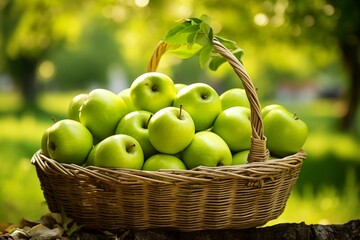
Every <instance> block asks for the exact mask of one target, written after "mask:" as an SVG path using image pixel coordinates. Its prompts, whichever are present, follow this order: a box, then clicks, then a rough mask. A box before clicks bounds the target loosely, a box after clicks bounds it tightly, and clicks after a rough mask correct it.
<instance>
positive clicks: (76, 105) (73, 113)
mask: <svg viewBox="0 0 360 240" xmlns="http://www.w3.org/2000/svg"><path fill="white" fill-rule="evenodd" d="M87 96H88V95H87V94H85V93H81V94H78V95H76V96H75V97H73V98H72V99H71V102H70V104H69V107H68V118H69V119H72V120H75V121H78V122H80V119H79V112H80V107H81V105H82V104H83V103H84V101H85V99H86V98H87Z"/></svg>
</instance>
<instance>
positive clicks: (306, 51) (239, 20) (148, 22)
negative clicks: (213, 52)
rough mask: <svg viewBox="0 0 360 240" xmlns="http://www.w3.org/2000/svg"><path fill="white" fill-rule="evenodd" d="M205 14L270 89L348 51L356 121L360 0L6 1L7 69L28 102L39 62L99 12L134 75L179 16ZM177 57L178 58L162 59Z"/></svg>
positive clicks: (348, 117) (350, 102)
mask: <svg viewBox="0 0 360 240" xmlns="http://www.w3.org/2000/svg"><path fill="white" fill-rule="evenodd" d="M204 13H205V14H207V15H209V16H210V17H211V18H212V20H213V21H212V26H213V28H214V31H215V32H216V33H217V34H219V35H221V36H224V37H226V38H229V39H232V40H235V41H236V42H238V43H239V45H240V47H243V48H244V49H246V51H245V58H244V62H245V64H246V67H247V69H248V71H249V72H251V73H254V75H257V78H258V79H259V78H266V79H265V81H258V82H257V83H256V84H257V87H259V89H260V90H262V91H263V92H266V91H268V89H271V88H274V85H275V84H274V83H276V79H279V78H281V75H282V77H283V78H295V77H297V78H298V79H308V78H310V77H311V76H313V75H314V74H319V75H320V73H319V72H321V71H324V69H326V68H329V66H333V65H334V62H335V61H336V60H334V59H336V56H335V55H336V54H337V53H338V52H341V53H342V56H343V63H344V65H345V66H346V67H347V69H348V73H349V74H348V75H349V79H350V81H349V84H348V85H347V96H348V97H347V98H346V99H347V100H346V105H347V111H346V113H345V115H344V120H343V126H344V128H347V129H351V128H352V127H353V126H354V124H355V115H356V110H357V109H358V108H359V107H358V103H359V96H360V94H359V93H358V90H359V84H360V79H359V69H360V67H359V24H360V21H359V16H360V14H359V4H358V3H357V1H355V0H344V1H341V2H339V1H334V0H315V1H313V0H305V1H295V0H267V1H261V0H256V1H250V2H247V3H246V4H243V3H242V2H239V1H236V0H229V1H220V0H207V1H195V0H188V1H183V0H173V1H150V0H102V1H91V0H87V1H80V2H79V1H70V0H69V1H65V0H63V1H61V0H53V1H46V0H34V1H24V0H22V1H21V0H18V1H11V0H3V1H2V2H0V14H1V15H0V27H1V30H0V44H1V46H0V47H1V51H0V68H1V67H2V68H3V69H7V71H8V72H9V73H10V74H11V75H12V77H13V78H14V79H15V82H16V84H17V86H19V88H20V89H21V91H22V93H23V95H24V97H25V99H26V101H32V100H33V99H34V97H35V94H36V85H35V71H36V67H37V66H38V64H39V62H40V61H41V60H42V59H43V58H44V56H46V55H47V56H49V55H48V53H49V51H52V50H53V49H55V48H57V47H58V46H60V45H62V44H63V43H64V42H76V41H77V40H78V39H79V36H80V35H81V31H82V29H83V26H84V24H85V23H86V22H89V21H91V19H94V16H95V17H96V18H104V19H106V20H108V21H109V23H110V25H111V27H110V28H109V29H108V31H110V32H111V34H112V35H114V36H115V39H116V40H117V41H118V43H120V47H119V49H120V50H118V51H122V52H121V55H123V58H124V59H126V61H124V65H126V66H125V68H126V69H125V70H126V71H128V72H129V73H128V74H129V78H130V80H131V79H133V78H134V77H136V76H138V75H139V74H140V73H142V72H144V71H145V69H146V64H147V61H148V57H144V56H150V54H151V52H152V50H153V49H154V46H155V45H156V42H157V41H158V40H160V38H161V37H162V36H164V34H165V33H166V31H167V30H168V29H169V28H170V27H171V26H172V25H173V24H174V21H175V20H177V19H181V18H187V17H191V16H196V17H198V16H200V15H201V14H204ZM89 19H90V20H89ZM99 34H102V33H99ZM95 35H96V33H95ZM107 37H110V36H109V35H107V36H106V38H107ZM89 41H90V39H89ZM80 44H82V43H80ZM114 46H115V45H114ZM94 51H102V49H101V48H98V49H94ZM337 51H338V52H337ZM118 53H119V52H118ZM247 54H249V56H254V57H247V56H248V55H247ZM173 63H174V62H171V60H170V61H169V62H163V64H161V66H163V67H165V68H166V67H167V66H169V65H171V64H173ZM186 64H187V63H185V64H184V66H186ZM102 66H103V65H102ZM321 68H322V69H321ZM175 72H181V70H178V69H177V70H176V71H175ZM261 73H262V75H261ZM274 73H275V74H274ZM271 74H273V75H274V76H273V77H272V76H271ZM228 77H229V75H228V74H227V73H225V74H223V78H228ZM255 78H256V77H255ZM275 78H276V79H275ZM255 80H257V79H255ZM287 80H288V79H287ZM331 81H337V80H336V79H332V80H331ZM344 85H345V84H344Z"/></svg>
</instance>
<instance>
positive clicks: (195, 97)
mask: <svg viewBox="0 0 360 240" xmlns="http://www.w3.org/2000/svg"><path fill="white" fill-rule="evenodd" d="M180 105H182V106H183V108H184V109H185V111H187V112H188V113H189V114H190V116H191V118H192V119H193V120H194V123H195V129H196V131H203V130H206V129H208V128H210V127H211V126H212V124H213V123H214V121H215V119H216V117H217V116H218V115H219V113H220V112H221V110H222V109H221V101H220V97H219V95H218V93H217V92H216V91H215V90H214V89H213V88H212V87H211V86H209V85H208V84H205V83H193V84H190V85H188V86H186V87H184V88H183V89H181V90H180V91H179V92H178V93H177V95H176V98H175V100H174V103H173V106H174V107H179V106H180Z"/></svg>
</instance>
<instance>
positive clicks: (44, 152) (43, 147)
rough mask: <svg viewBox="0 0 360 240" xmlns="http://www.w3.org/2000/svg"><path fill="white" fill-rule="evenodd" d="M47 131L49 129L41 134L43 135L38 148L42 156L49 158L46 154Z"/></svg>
mask: <svg viewBox="0 0 360 240" xmlns="http://www.w3.org/2000/svg"><path fill="white" fill-rule="evenodd" d="M49 129H50V128H47V129H46V130H45V131H44V133H43V135H42V137H41V148H40V149H41V153H42V154H43V155H45V156H46V157H50V155H49V152H48V150H47V143H48V136H49Z"/></svg>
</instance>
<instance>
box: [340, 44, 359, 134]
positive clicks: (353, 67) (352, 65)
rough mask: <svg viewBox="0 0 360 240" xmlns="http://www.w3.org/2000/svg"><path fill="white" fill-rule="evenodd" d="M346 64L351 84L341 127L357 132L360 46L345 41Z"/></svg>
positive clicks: (343, 52)
mask: <svg viewBox="0 0 360 240" xmlns="http://www.w3.org/2000/svg"><path fill="white" fill-rule="evenodd" d="M340 48H341V51H342V55H343V58H344V62H345V64H346V68H347V69H348V72H349V78H350V84H349V86H348V92H347V95H346V96H345V97H346V102H347V103H348V104H347V109H346V113H345V115H344V117H343V119H342V124H341V127H342V129H344V130H347V131H352V130H355V120H356V111H357V109H358V106H359V101H360V91H359V90H360V61H359V45H358V44H351V43H349V42H347V41H343V42H342V43H341V44H340Z"/></svg>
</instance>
